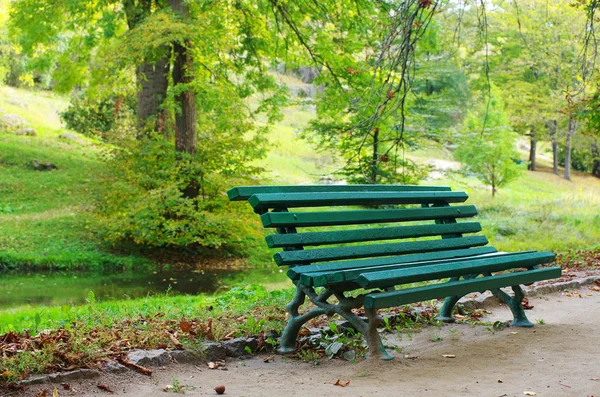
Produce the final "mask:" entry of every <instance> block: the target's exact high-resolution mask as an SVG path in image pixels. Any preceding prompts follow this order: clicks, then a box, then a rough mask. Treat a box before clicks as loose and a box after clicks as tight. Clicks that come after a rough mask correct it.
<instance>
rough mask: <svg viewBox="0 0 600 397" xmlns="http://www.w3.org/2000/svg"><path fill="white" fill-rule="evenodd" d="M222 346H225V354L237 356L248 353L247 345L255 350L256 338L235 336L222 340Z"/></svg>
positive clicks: (256, 345) (256, 346)
mask: <svg viewBox="0 0 600 397" xmlns="http://www.w3.org/2000/svg"><path fill="white" fill-rule="evenodd" d="M223 346H225V349H226V351H227V356H229V357H239V356H243V355H244V354H248V351H247V350H246V347H249V348H250V350H251V351H256V349H257V348H258V340H257V339H256V338H247V339H246V338H235V339H232V340H228V341H225V342H223Z"/></svg>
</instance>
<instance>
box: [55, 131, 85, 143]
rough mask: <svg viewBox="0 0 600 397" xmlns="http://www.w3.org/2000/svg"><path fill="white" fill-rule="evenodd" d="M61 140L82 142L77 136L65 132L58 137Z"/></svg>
mask: <svg viewBox="0 0 600 397" xmlns="http://www.w3.org/2000/svg"><path fill="white" fill-rule="evenodd" d="M58 137H59V138H60V139H66V140H68V141H76V142H80V141H81V138H80V137H79V135H77V134H73V133H72V132H63V133H62V134H60V135H59V136H58Z"/></svg>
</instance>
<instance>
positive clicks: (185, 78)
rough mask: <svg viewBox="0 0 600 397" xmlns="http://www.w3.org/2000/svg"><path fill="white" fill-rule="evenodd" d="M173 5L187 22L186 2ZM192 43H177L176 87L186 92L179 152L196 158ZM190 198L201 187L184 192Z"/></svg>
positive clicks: (180, 102) (179, 99) (179, 113)
mask: <svg viewBox="0 0 600 397" xmlns="http://www.w3.org/2000/svg"><path fill="white" fill-rule="evenodd" d="M169 4H170V5H171V8H172V9H173V11H175V13H178V14H180V15H181V16H182V17H183V18H187V17H188V16H189V12H188V9H187V7H186V6H185V4H184V1H183V0H170V1H169ZM190 46H191V43H190V42H189V41H186V42H185V45H183V44H181V43H179V42H175V43H173V55H174V58H175V62H174V63H173V85H174V86H175V87H177V86H181V85H184V86H186V85H187V86H186V87H184V89H183V90H182V91H181V92H180V93H179V94H178V95H177V96H176V97H175V103H176V104H177V109H176V112H175V150H176V151H177V152H180V153H187V154H189V155H191V156H195V155H196V144H197V137H196V96H195V94H194V91H193V90H192V88H191V87H190V86H189V85H190V83H191V82H192V80H193V76H192V69H193V59H192V57H191V55H190V54H189V49H190ZM183 194H184V195H185V196H186V197H190V198H194V197H197V196H198V194H199V187H198V184H197V183H194V182H192V183H191V184H190V185H189V186H188V187H186V188H185V189H184V191H183Z"/></svg>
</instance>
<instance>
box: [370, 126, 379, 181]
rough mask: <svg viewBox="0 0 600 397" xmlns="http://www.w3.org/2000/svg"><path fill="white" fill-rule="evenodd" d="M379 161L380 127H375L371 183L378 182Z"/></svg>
mask: <svg viewBox="0 0 600 397" xmlns="http://www.w3.org/2000/svg"><path fill="white" fill-rule="evenodd" d="M378 163H379V128H373V160H372V163H371V183H377V166H378Z"/></svg>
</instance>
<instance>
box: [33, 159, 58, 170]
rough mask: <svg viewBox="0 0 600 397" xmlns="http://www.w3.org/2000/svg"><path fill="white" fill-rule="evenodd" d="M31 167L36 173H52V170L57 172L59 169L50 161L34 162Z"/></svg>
mask: <svg viewBox="0 0 600 397" xmlns="http://www.w3.org/2000/svg"><path fill="white" fill-rule="evenodd" d="M31 166H32V167H33V169H34V170H36V171H52V170H57V169H58V167H57V166H56V165H54V164H52V163H51V162H49V161H37V160H33V161H32V162H31Z"/></svg>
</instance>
